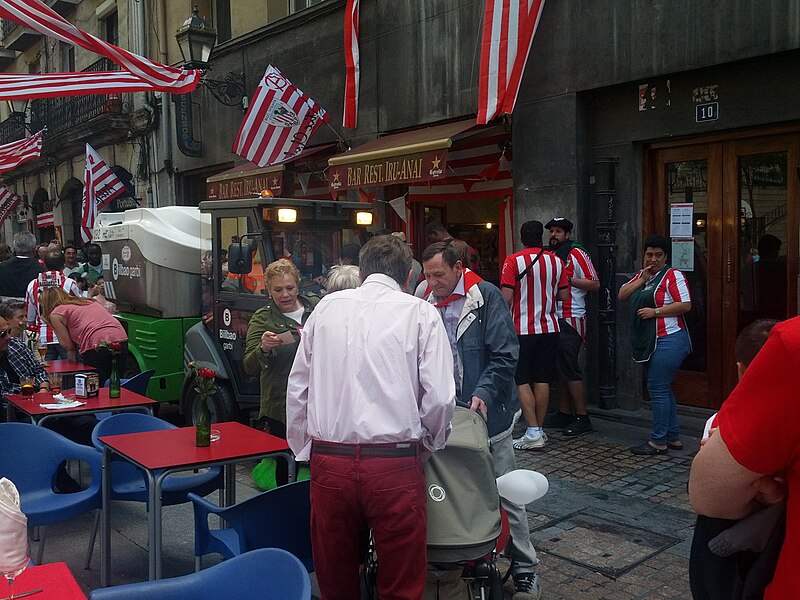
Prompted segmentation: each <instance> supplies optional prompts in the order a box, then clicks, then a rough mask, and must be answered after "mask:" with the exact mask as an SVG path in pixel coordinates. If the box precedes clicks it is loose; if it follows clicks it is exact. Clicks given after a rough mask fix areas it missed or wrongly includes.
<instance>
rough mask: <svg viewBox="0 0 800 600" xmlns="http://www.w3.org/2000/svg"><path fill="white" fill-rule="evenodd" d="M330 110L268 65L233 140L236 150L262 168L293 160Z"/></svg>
mask: <svg viewBox="0 0 800 600" xmlns="http://www.w3.org/2000/svg"><path fill="white" fill-rule="evenodd" d="M327 121H328V113H326V112H325V110H323V108H322V107H321V106H319V105H318V104H317V103H316V102H314V101H313V100H312V99H311V98H309V97H308V96H307V95H306V94H304V93H303V92H302V91H301V90H300V89H299V88H298V87H297V86H296V85H294V84H293V83H292V82H291V81H289V80H288V79H286V78H285V77H284V76H283V75H282V74H281V72H280V71H279V70H278V69H276V68H275V67H273V66H272V65H269V66H268V67H267V71H266V73H264V78H263V79H262V80H261V83H260V84H259V85H258V88H257V89H256V92H255V94H254V95H253V98H252V100H251V101H250V109H249V110H248V111H247V114H246V115H245V116H244V121H242V126H241V127H240V128H239V133H238V134H237V135H236V139H235V140H234V142H233V152H235V153H236V154H238V155H239V156H241V157H243V158H246V159H247V160H249V161H250V162H254V163H256V164H257V165H258V166H259V167H265V166H267V165H275V164H279V163H282V162H285V161H287V160H291V159H292V158H294V157H295V156H297V155H298V154H300V152H302V150H303V148H305V147H306V144H307V143H308V140H309V138H310V137H311V136H312V135H313V134H314V132H315V131H316V130H317V129H318V128H319V126H320V125H322V124H323V123H326V122H327Z"/></svg>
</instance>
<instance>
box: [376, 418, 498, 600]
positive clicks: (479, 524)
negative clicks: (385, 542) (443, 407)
mask: <svg viewBox="0 0 800 600" xmlns="http://www.w3.org/2000/svg"><path fill="white" fill-rule="evenodd" d="M452 424H453V430H452V432H451V433H450V437H449V438H448V440H447V446H446V447H445V449H444V450H441V451H439V452H436V453H434V455H433V456H432V457H431V458H430V459H429V460H428V462H427V463H426V465H425V477H426V480H427V489H428V502H427V509H428V564H429V575H428V586H427V587H426V596H425V597H426V600H427V598H428V597H430V598H433V599H442V600H444V599H445V598H448V599H449V598H459V600H461V599H463V600H467V599H474V600H503V580H502V577H501V576H500V574H499V572H498V570H497V564H496V558H497V554H498V553H499V552H501V551H502V550H503V548H504V547H505V544H506V543H507V542H508V521H507V519H506V518H505V513H504V512H503V511H502V510H501V507H500V496H499V494H498V492H497V485H496V480H495V473H494V464H493V462H492V457H491V455H490V453H489V442H488V435H487V431H486V424H485V423H484V421H483V419H482V418H481V417H480V415H478V414H476V413H474V412H472V411H470V410H469V409H466V408H463V407H456V409H455V411H454V413H453V420H452ZM365 567H366V568H365V578H366V586H365V587H366V590H367V598H368V600H377V598H378V595H377V592H376V586H375V583H376V581H377V579H376V577H377V569H378V568H379V566H378V562H377V557H376V555H375V552H374V547H373V546H372V544H370V551H369V553H368V557H367V561H366V564H365ZM429 592H430V594H429Z"/></svg>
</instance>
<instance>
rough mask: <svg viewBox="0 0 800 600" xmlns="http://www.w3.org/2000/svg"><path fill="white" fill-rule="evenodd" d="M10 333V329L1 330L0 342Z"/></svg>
mask: <svg viewBox="0 0 800 600" xmlns="http://www.w3.org/2000/svg"><path fill="white" fill-rule="evenodd" d="M10 331H11V329H10V328H9V329H3V330H2V331H0V340H2V339H3V338H4V337H6V336H7V335H8V334H9V332H10Z"/></svg>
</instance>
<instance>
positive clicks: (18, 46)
mask: <svg viewBox="0 0 800 600" xmlns="http://www.w3.org/2000/svg"><path fill="white" fill-rule="evenodd" d="M0 29H2V32H3V45H4V46H5V47H6V48H8V49H9V50H17V51H18V52H23V51H25V50H27V49H28V48H30V47H31V46H33V45H34V44H35V43H36V42H37V41H38V40H40V39H41V38H42V34H41V33H39V32H37V31H34V30H33V29H28V28H27V27H21V26H20V25H17V24H16V23H15V22H14V21H9V20H8V19H3V23H2V26H1V27H0Z"/></svg>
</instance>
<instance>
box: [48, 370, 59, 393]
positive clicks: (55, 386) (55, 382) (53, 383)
mask: <svg viewBox="0 0 800 600" xmlns="http://www.w3.org/2000/svg"><path fill="white" fill-rule="evenodd" d="M47 378H48V379H49V380H50V393H51V394H53V395H54V396H55V395H56V394H60V393H61V373H50V374H49V375H48V376H47Z"/></svg>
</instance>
